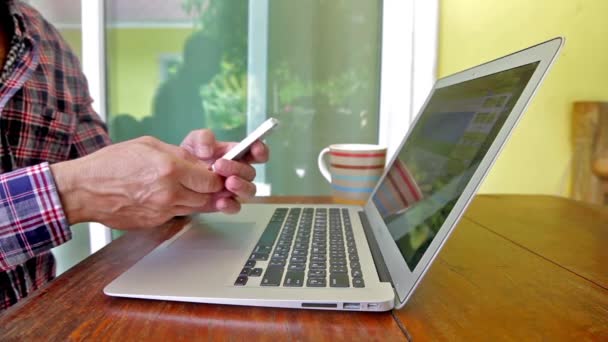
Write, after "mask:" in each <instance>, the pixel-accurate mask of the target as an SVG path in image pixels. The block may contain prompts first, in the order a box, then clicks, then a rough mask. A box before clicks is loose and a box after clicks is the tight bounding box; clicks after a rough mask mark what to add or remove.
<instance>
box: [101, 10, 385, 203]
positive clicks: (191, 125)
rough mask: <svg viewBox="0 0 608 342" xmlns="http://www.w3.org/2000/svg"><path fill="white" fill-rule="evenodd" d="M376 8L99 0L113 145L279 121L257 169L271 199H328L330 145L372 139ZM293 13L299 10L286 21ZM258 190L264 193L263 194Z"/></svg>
mask: <svg viewBox="0 0 608 342" xmlns="http://www.w3.org/2000/svg"><path fill="white" fill-rule="evenodd" d="M381 7H382V2H381V1H368V0H357V1H352V0H336V1H325V0H312V1H297V0H281V1H256V0H250V1H243V0H221V1H220V0H184V1H181V0H173V1H160V0H155V1H151V0H148V1H143V0H141V1H129V2H127V1H120V0H109V1H106V49H107V89H108V98H107V105H108V123H109V127H110V133H111V136H112V138H113V139H114V140H115V141H121V140H126V139H131V138H134V137H137V136H141V135H145V134H149V135H153V136H156V137H158V138H159V139H162V140H164V141H166V142H169V143H172V144H179V142H180V141H181V140H182V138H183V137H184V136H185V135H186V134H187V133H188V132H189V131H190V130H192V129H195V128H202V127H207V128H211V129H213V130H214V132H215V133H216V135H217V137H218V139H221V140H240V139H241V138H243V137H244V136H245V135H246V133H247V131H250V130H253V129H254V128H255V127H256V126H257V124H259V123H261V122H262V121H264V120H265V119H266V118H267V117H268V116H274V117H276V118H278V119H279V120H280V121H281V125H280V127H279V128H278V129H276V130H275V132H274V133H273V134H272V135H271V136H270V137H269V138H268V139H267V141H268V143H269V145H270V148H271V151H272V154H271V160H270V162H269V163H268V164H267V165H264V166H261V167H259V169H258V178H257V179H256V181H257V182H258V183H260V187H261V190H263V191H264V190H265V189H266V194H273V195H288V194H299V195H313V194H315V195H318V194H328V193H329V186H328V185H327V184H326V183H325V180H324V179H323V178H322V176H321V175H320V173H319V172H318V170H317V166H316V159H317V155H318V153H319V152H320V150H321V149H322V148H323V147H325V146H327V145H329V144H331V143H352V142H361V143H377V142H378V122H379V113H378V107H379V82H380V36H381V35H380V32H381V30H380V25H381V19H380V17H381ZM295 13H297V15H294V14H295ZM264 184H267V187H264Z"/></svg>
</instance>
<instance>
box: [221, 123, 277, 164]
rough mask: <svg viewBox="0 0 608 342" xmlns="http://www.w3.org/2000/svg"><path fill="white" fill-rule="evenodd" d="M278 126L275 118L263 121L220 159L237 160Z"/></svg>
mask: <svg viewBox="0 0 608 342" xmlns="http://www.w3.org/2000/svg"><path fill="white" fill-rule="evenodd" d="M278 124H279V120H277V119H275V118H270V119H268V120H266V121H264V122H263V123H262V124H261V125H260V126H259V127H258V128H256V129H255V130H254V131H253V132H251V134H249V135H248V136H247V137H246V138H245V139H243V140H241V142H240V143H238V144H237V145H236V146H234V147H233V148H232V149H230V151H228V152H226V154H224V155H223V156H222V158H221V159H228V160H237V159H239V158H241V157H242V156H244V155H245V153H247V151H249V148H250V147H251V145H252V144H253V143H254V142H256V141H257V140H261V139H262V138H264V136H266V134H268V133H269V132H270V131H271V130H272V129H273V128H275V127H276V126H277V125H278Z"/></svg>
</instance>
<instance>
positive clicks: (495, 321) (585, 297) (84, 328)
mask: <svg viewBox="0 0 608 342" xmlns="http://www.w3.org/2000/svg"><path fill="white" fill-rule="evenodd" d="M257 201H263V202H274V203H280V202H293V201H299V202H300V203H323V202H328V198H324V197H317V198H313V197H283V198H265V199H258V200H257ZM185 222H186V221H185V220H182V221H175V222H172V223H171V224H168V225H165V226H163V227H159V228H158V229H156V230H153V231H148V232H139V233H129V234H126V235H125V236H123V237H122V238H120V239H118V240H116V241H114V242H112V243H111V244H110V245H108V246H107V247H105V248H103V249H102V250H100V251H99V252H97V253H95V254H93V255H92V256H90V257H89V258H87V259H85V260H84V261H83V262H81V263H80V264H78V265H76V266H75V267H74V268H72V269H71V270H69V271H68V272H66V273H64V274H62V275H61V276H60V277H58V278H57V279H56V280H54V281H53V282H51V283H50V284H49V285H47V286H46V287H45V288H43V289H41V290H40V291H38V292H37V293H36V294H34V295H32V296H30V297H28V298H27V299H25V300H23V301H21V302H20V303H18V304H17V305H15V306H14V307H12V308H10V309H9V310H7V311H6V312H4V313H3V314H0V340H2V341H5V340H85V339H86V340H90V339H101V340H118V341H128V340H146V341H151V340H162V341H176V340H201V339H203V340H214V341H215V340H235V341H240V340H274V341H283V340H314V341H318V340H323V339H326V340H366V341H369V340H383V341H386V340H408V339H416V340H423V341H424V340H447V339H449V340H549V341H553V340H569V341H571V340H576V341H580V340H597V341H601V340H603V341H607V340H608V249H606V248H604V247H605V246H606V245H607V243H608V210H607V209H602V208H598V207H593V206H588V205H585V204H581V203H578V202H574V201H570V200H567V199H562V198H557V197H547V196H514V195H509V196H506V195H500V196H499V195H487V196H478V197H477V198H476V199H475V200H474V202H473V203H472V205H471V206H470V208H469V210H468V211H467V213H466V214H465V217H464V218H463V219H462V221H461V222H460V224H459V226H458V227H457V228H456V230H455V231H454V233H453V234H452V237H451V238H450V240H449V241H448V242H447V243H446V245H445V247H444V249H443V250H442V251H441V253H440V255H439V256H438V258H437V260H436V261H435V263H434V264H433V265H432V267H431V269H430V270H429V272H428V274H427V276H426V277H425V278H424V280H423V281H422V283H421V285H420V286H419V288H418V289H417V290H416V292H415V294H414V295H413V296H412V298H411V300H410V302H409V303H408V304H407V305H406V306H405V308H403V309H401V310H398V311H393V312H388V313H357V312H332V311H309V310H293V309H273V308H253V307H238V306H227V305H226V306H222V305H206V304H193V303H179V302H162V301H148V300H136V299H118V298H111V297H107V296H105V295H104V294H103V293H102V289H103V287H104V286H105V285H107V284H108V283H109V282H110V281H112V280H113V279H114V278H115V277H117V276H118V275H119V274H121V273H122V272H124V271H125V270H126V269H128V268H129V267H130V266H131V265H133V264H134V263H135V262H136V261H138V260H139V259H141V257H143V256H144V255H145V254H146V253H148V252H149V251H150V250H152V249H153V248H154V247H155V246H157V245H158V244H159V243H161V242H162V241H164V240H166V239H167V238H169V237H170V236H172V235H173V234H175V233H176V232H177V231H179V229H180V227H181V226H182V225H183V224H184V223H185Z"/></svg>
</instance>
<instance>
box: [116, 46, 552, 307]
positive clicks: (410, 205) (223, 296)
mask: <svg viewBox="0 0 608 342" xmlns="http://www.w3.org/2000/svg"><path fill="white" fill-rule="evenodd" d="M562 44H563V39H562V38H555V39H552V40H549V41H547V42H544V43H542V44H538V45H536V46H533V47H530V48H528V49H525V50H522V51H519V52H516V53H513V54H511V55H508V56H505V57H502V58H499V59H496V60H494V61H491V62H488V63H485V64H482V65H480V66H477V67H474V68H471V69H468V70H465V71H462V72H459V73H457V74H454V75H451V76H448V77H445V78H442V79H440V80H438V81H437V82H436V84H435V85H434V88H433V90H432V91H431V93H430V95H429V97H428V99H427V100H426V103H425V104H424V105H423V107H422V109H421V111H420V113H419V115H418V117H417V119H416V121H415V122H414V123H413V125H412V126H411V128H410V130H409V132H408V133H407V135H406V137H404V139H403V142H402V143H401V145H400V146H399V148H398V149H397V150H396V153H395V154H394V157H392V159H391V160H390V161H389V163H388V164H387V168H386V171H385V173H384V175H383V176H382V177H381V179H380V180H379V182H378V185H377V186H376V188H375V189H374V191H373V192H372V194H371V197H370V199H369V200H368V201H367V203H366V204H365V205H364V206H363V207H356V206H341V205H335V204H329V205H298V204H289V205H288V204H279V205H272V204H244V205H243V206H242V210H241V212H240V213H239V214H237V215H223V214H220V213H213V214H202V215H197V216H193V218H192V220H191V222H190V223H189V224H188V225H187V226H185V227H184V228H183V229H182V230H181V231H180V232H179V233H177V234H176V235H175V236H173V237H172V238H171V239H169V240H167V241H165V242H164V243H162V244H160V245H159V246H158V247H157V248H156V249H154V250H153V251H151V252H150V253H149V254H147V255H146V256H145V257H144V258H142V259H141V260H140V261H138V262H137V263H136V264H135V265H134V266H132V267H131V268H130V269H129V270H127V271H126V272H125V273H123V274H122V275H120V276H119V277H118V278H116V279H115V280H114V281H112V282H111V283H110V284H109V285H107V286H106V287H105V289H104V292H105V294H107V295H109V296H116V297H130V298H144V299H156V300H170V301H185V302H199V303H214V304H230V305H247V306H267V307H283V308H298V309H322V310H351V311H387V310H391V309H393V308H400V307H402V306H404V305H405V303H406V302H407V301H408V298H410V297H411V296H412V293H413V292H414V289H416V287H417V285H418V284H419V283H420V281H421V279H422V277H423V276H424V274H425V272H426V271H427V270H428V269H429V267H430V266H431V264H432V262H433V260H434V258H435V257H436V256H437V254H438V252H439V250H440V249H441V247H442V246H443V244H444V243H445V242H446V240H447V238H448V237H449V235H450V233H451V232H452V231H453V230H454V227H455V226H456V224H457V222H458V220H459V218H460V217H461V216H462V215H463V213H464V211H465V209H466V207H467V205H468V204H469V202H470V201H471V199H472V197H473V195H474V194H475V191H476V189H477V188H478V186H479V184H480V183H481V181H482V180H483V178H484V176H485V175H486V173H487V172H488V170H489V169H490V167H491V165H492V163H493V162H494V160H495V159H496V157H497V155H498V153H499V152H500V150H501V148H502V146H503V145H504V143H505V141H506V140H507V138H508V136H509V134H510V133H511V131H512V130H513V128H514V127H515V125H516V123H517V121H518V120H519V118H520V117H521V115H522V113H523V112H524V109H525V108H526V106H527V104H528V103H529V102H530V99H531V98H532V96H533V94H534V93H535V91H536V89H537V88H538V86H539V85H540V83H541V81H542V80H543V78H544V76H545V74H546V73H547V70H548V69H549V67H550V66H551V65H552V63H553V61H554V60H555V58H556V56H557V53H558V52H559V50H560V48H561V46H562Z"/></svg>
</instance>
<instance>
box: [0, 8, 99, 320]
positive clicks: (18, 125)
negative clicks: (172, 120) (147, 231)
mask: <svg viewBox="0 0 608 342" xmlns="http://www.w3.org/2000/svg"><path fill="white" fill-rule="evenodd" d="M0 1H4V2H5V3H6V5H3V4H0V10H4V11H6V10H8V11H9V12H10V15H11V17H12V18H13V19H14V25H15V28H14V32H13V34H14V35H15V37H16V38H17V39H13V40H11V41H12V42H13V43H12V44H15V42H18V43H21V44H24V47H25V48H24V49H23V51H22V54H21V55H20V56H19V58H17V59H16V60H15V61H13V63H12V66H11V70H10V73H9V75H8V77H7V78H6V79H5V81H4V82H3V83H1V84H0V138H1V141H0V146H1V149H0V161H1V163H0V310H2V309H3V308H6V307H8V306H10V305H12V304H14V303H16V302H17V301H18V300H19V299H21V298H23V297H25V296H26V295H27V294H28V293H30V292H31V291H33V290H35V289H37V288H39V287H40V286H42V285H44V284H45V283H47V282H48V281H49V280H51V279H52V278H53V277H54V272H55V271H54V269H55V267H54V266H55V263H54V259H53V256H52V254H51V252H50V249H51V248H52V247H55V246H57V245H59V244H61V243H63V242H65V241H67V240H69V239H70V238H71V233H70V231H69V226H68V225H67V221H66V219H65V215H64V213H63V210H62V208H61V203H60V201H59V196H58V194H57V192H56V189H55V186H54V181H53V179H52V175H51V173H50V170H49V168H48V164H47V162H48V163H54V162H60V161H64V160H68V159H73V158H78V157H80V156H83V155H86V154H89V153H91V152H94V151H96V150H98V149H100V148H102V147H104V146H106V145H108V144H109V143H110V139H109V137H108V134H107V130H106V127H105V125H104V124H103V122H102V121H101V120H100V118H99V117H98V116H97V114H96V113H95V112H94V111H93V109H92V107H91V102H92V100H91V97H90V96H89V93H88V87H87V82H86V79H85V77H84V75H83V74H82V72H81V67H80V63H79V61H78V59H77V57H76V56H75V55H74V53H73V52H72V51H71V49H70V48H69V47H68V45H67V43H66V42H65V41H64V40H63V39H62V38H61V36H60V34H59V33H58V32H57V30H56V29H55V28H54V27H53V26H52V25H50V24H49V23H48V22H47V21H45V20H44V19H43V18H42V16H41V15H40V14H39V13H38V12H37V11H36V10H34V9H33V8H31V7H30V6H28V5H26V4H24V3H22V2H20V1H16V0H8V1H7V0H0ZM15 37H14V38H15Z"/></svg>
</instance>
